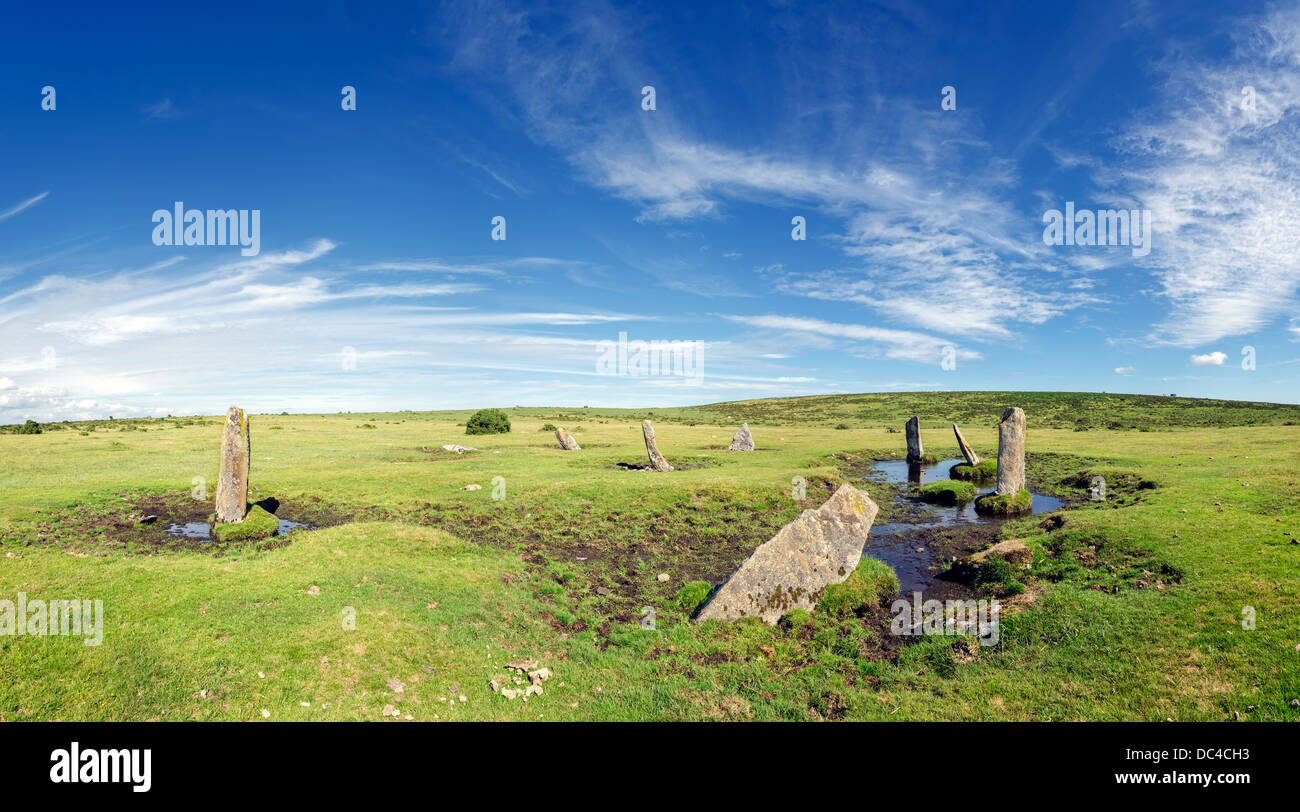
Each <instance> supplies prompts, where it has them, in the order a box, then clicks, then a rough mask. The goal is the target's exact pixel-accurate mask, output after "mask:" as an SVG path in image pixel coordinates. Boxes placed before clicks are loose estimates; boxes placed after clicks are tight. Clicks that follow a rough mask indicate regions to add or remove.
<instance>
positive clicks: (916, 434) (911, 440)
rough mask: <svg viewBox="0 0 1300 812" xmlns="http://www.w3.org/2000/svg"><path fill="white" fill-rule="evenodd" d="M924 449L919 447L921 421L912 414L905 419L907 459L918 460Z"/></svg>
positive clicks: (909, 460)
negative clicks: (909, 417)
mask: <svg viewBox="0 0 1300 812" xmlns="http://www.w3.org/2000/svg"><path fill="white" fill-rule="evenodd" d="M924 453H925V451H924V450H923V449H922V448H921V421H920V420H917V419H916V416H915V415H913V416H912V419H911V420H909V421H907V461H908V462H920V461H921V456H922V455H923V454H924Z"/></svg>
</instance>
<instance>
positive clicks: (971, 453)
mask: <svg viewBox="0 0 1300 812" xmlns="http://www.w3.org/2000/svg"><path fill="white" fill-rule="evenodd" d="M952 433H953V434H955V435H957V447H958V448H960V449H961V455H962V456H963V457H965V458H966V464H967V465H969V466H970V467H972V468H974V467H975V466H976V465H979V464H980V458H979V455H978V454H976V453H975V449H973V448H971V447H970V444H969V443H967V442H966V438H965V437H963V436H961V429H959V428H957V424H956V423H953V424H952Z"/></svg>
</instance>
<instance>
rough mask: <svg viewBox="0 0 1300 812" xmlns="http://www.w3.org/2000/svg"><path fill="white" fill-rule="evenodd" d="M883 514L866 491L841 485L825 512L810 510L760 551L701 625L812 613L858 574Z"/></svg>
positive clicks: (704, 612) (707, 609)
mask: <svg viewBox="0 0 1300 812" xmlns="http://www.w3.org/2000/svg"><path fill="white" fill-rule="evenodd" d="M878 511H879V508H878V507H877V505H876V503H875V502H873V501H871V497H870V496H868V495H867V492H866V491H862V490H858V489H857V488H855V487H853V486H852V485H849V484H848V483H845V484H843V485H841V486H840V487H839V488H838V489H837V490H836V491H835V493H834V495H832V496H831V498H830V499H828V500H826V503H825V504H823V505H822V506H821V507H819V508H817V509H816V510H805V511H804V512H803V513H801V514H800V515H799V518H797V519H795V520H794V521H792V522H790V523H789V524H787V525H786V526H785V527H782V528H781V529H780V530H778V531H777V532H776V535H775V536H772V538H770V539H768V540H767V541H766V542H764V543H763V544H761V545H759V547H758V548H757V549H756V550H754V552H753V553H752V554H751V555H750V556H749V558H747V559H745V562H744V563H743V564H741V565H740V567H739V568H738V569H737V570H736V571H735V572H734V573H732V574H731V577H730V578H728V579H727V581H726V582H725V583H724V584H723V585H722V586H720V587H719V588H718V591H717V592H716V593H714V595H713V597H712V598H710V599H709V602H708V603H707V604H706V605H705V606H704V608H703V609H701V610H700V612H699V614H698V615H696V620H698V621H704V620H737V619H739V618H742V617H759V618H762V619H763V621H764V622H765V623H776V622H777V620H779V619H780V618H781V616H782V615H784V614H785V613H786V612H789V611H791V610H792V609H803V610H805V611H807V610H811V609H812V608H813V607H815V606H816V605H817V601H818V600H820V599H821V596H822V593H823V592H824V591H825V590H826V587H828V586H830V585H831V584H838V583H842V582H843V581H844V580H845V579H847V578H848V577H849V575H851V574H852V573H853V570H854V569H855V568H857V566H858V562H859V561H861V560H862V549H863V547H864V546H865V545H866V543H867V539H868V538H869V537H870V535H871V523H872V522H873V521H875V518H876V513H877V512H878Z"/></svg>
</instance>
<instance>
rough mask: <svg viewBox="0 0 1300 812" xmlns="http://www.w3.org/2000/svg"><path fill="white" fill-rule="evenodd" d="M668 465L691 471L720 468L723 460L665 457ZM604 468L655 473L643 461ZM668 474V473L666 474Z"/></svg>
mask: <svg viewBox="0 0 1300 812" xmlns="http://www.w3.org/2000/svg"><path fill="white" fill-rule="evenodd" d="M665 459H667V460H668V464H669V465H671V466H672V467H673V469H674V470H677V471H691V470H694V469H697V468H718V467H720V466H721V465H722V460H720V459H718V458H717V457H665ZM601 467H602V468H605V469H608V470H611V471H654V468H652V467H651V466H650V463H648V462H642V461H641V460H633V461H627V460H619V461H617V462H614V463H611V464H609V465H602V466H601ZM665 473H668V472H665Z"/></svg>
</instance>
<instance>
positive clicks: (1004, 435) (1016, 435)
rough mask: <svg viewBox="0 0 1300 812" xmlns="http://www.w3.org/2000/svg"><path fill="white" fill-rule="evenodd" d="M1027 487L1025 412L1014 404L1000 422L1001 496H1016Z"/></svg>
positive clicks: (999, 481)
mask: <svg viewBox="0 0 1300 812" xmlns="http://www.w3.org/2000/svg"><path fill="white" fill-rule="evenodd" d="M1024 488H1025V413H1024V411H1023V410H1021V409H1020V407H1018V406H1012V407H1011V408H1009V409H1007V410H1006V412H1005V413H1004V414H1003V415H1002V422H1000V423H998V489H997V493H998V495H999V496H1014V495H1016V494H1017V493H1019V492H1020V491H1022V490H1024Z"/></svg>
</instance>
